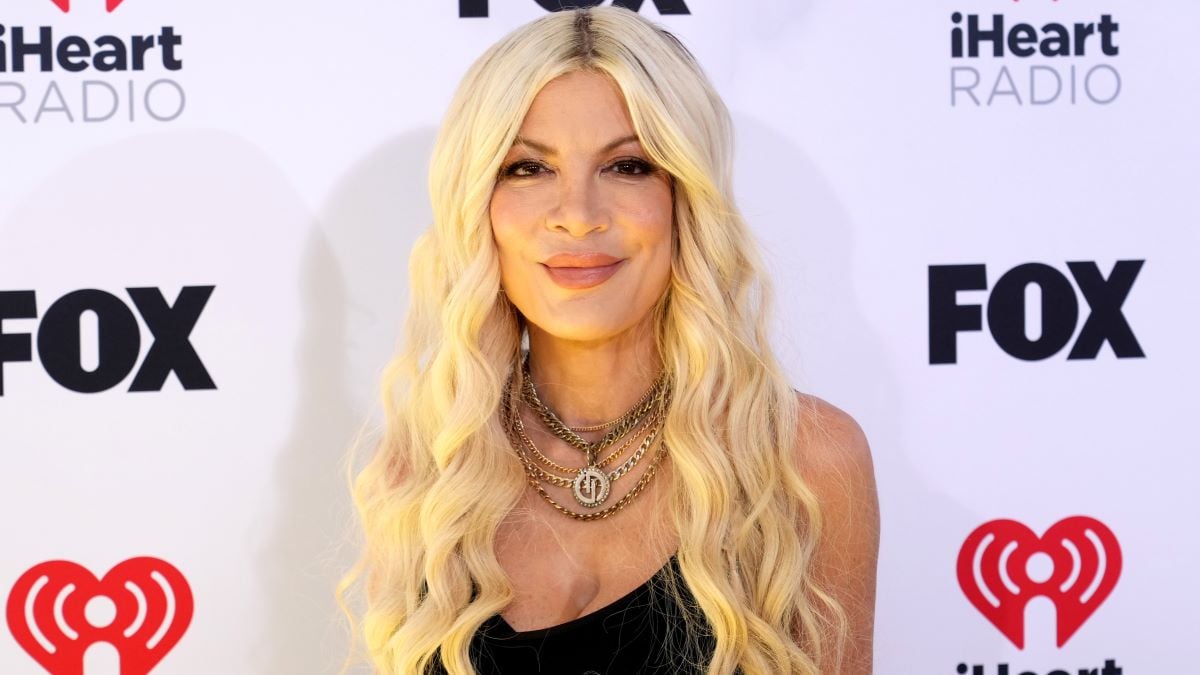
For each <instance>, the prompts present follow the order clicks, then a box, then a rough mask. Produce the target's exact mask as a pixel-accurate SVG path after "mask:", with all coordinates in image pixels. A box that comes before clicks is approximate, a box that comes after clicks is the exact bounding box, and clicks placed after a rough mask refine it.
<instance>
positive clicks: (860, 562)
mask: <svg viewBox="0 0 1200 675" xmlns="http://www.w3.org/2000/svg"><path fill="white" fill-rule="evenodd" d="M796 396H797V398H798V402H799V404H800V414H799V416H798V417H799V422H798V425H797V426H798V427H799V428H800V429H799V431H798V433H797V440H796V452H795V457H796V461H797V462H798V467H799V469H800V473H801V474H802V475H803V476H804V479H805V482H806V484H807V486H808V487H809V489H810V490H811V491H812V494H813V497H815V499H816V501H817V504H818V505H819V508H820V511H821V513H822V515H823V517H822V522H823V523H824V526H823V527H822V532H821V541H820V542H819V545H818V547H817V552H816V556H815V558H814V560H813V567H812V570H813V574H814V576H815V578H817V579H818V580H819V581H820V582H821V583H822V585H823V586H824V587H825V590H826V591H827V592H829V593H830V594H831V595H833V597H835V598H837V600H838V602H839V603H840V604H841V606H842V608H843V610H844V611H845V616H846V621H847V624H846V625H847V637H848V638H849V642H848V644H847V650H846V653H845V658H846V661H845V663H844V665H845V667H844V668H842V669H841V670H839V671H838V672H853V673H869V672H871V650H872V647H871V645H872V639H871V636H872V631H873V625H874V615H875V611H874V607H875V576H876V566H877V563H878V559H879V496H878V492H877V490H876V486H875V469H874V464H873V462H872V459H871V448H870V446H869V445H868V443H867V437H866V434H865V433H863V430H862V427H861V426H860V425H859V424H858V422H857V421H856V420H855V419H854V418H853V417H851V416H850V414H849V413H847V412H846V411H844V410H842V409H840V408H838V407H837V406H835V405H833V404H832V403H829V402H828V401H825V400H823V399H820V398H818V397H816V396H811V395H807V394H801V393H799V392H797V393H796ZM827 669H828V668H827V667H826V668H822V669H821V670H822V672H824V671H825V670H827Z"/></svg>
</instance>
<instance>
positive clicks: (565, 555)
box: [339, 7, 879, 675]
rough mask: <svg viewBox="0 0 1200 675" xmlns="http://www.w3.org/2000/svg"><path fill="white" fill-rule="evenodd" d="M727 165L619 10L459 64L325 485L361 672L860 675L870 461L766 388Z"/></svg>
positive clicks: (590, 15) (826, 423)
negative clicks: (339, 527) (354, 511)
mask: <svg viewBox="0 0 1200 675" xmlns="http://www.w3.org/2000/svg"><path fill="white" fill-rule="evenodd" d="M730 166H731V129H730V121H729V116H728V113H727V111H726V108H725V107H724V105H723V104H722V102H721V100H720V99H719V98H718V96H717V94H716V93H715V92H714V90H713V88H712V86H711V85H710V84H709V82H708V81H707V79H706V77H705V75H704V73H703V72H702V70H701V69H700V67H699V66H698V65H697V63H696V62H695V61H694V59H693V58H692V56H691V55H690V54H689V53H688V51H687V50H686V49H685V48H684V46H683V45H682V44H681V43H680V42H679V41H678V40H677V39H676V38H674V37H673V36H672V35H671V34H670V33H668V32H667V31H665V30H663V29H661V28H659V27H657V26H656V25H655V24H653V23H651V22H649V21H648V20H646V19H643V18H642V17H640V16H639V15H638V14H637V13H635V12H632V11H629V10H625V9H621V8H616V7H605V8H600V7H597V8H592V9H576V10H569V11H562V12H558V13H553V14H548V15H546V16H545V17H544V18H540V19H538V20H536V21H533V22H532V23H530V24H528V25H525V26H523V27H521V28H519V29H518V30H516V31H514V32H513V33H511V34H510V35H508V36H507V37H505V38H504V39H502V40H501V41H500V42H499V43H497V44H496V45H494V46H493V47H491V48H490V49H489V50H488V51H487V52H486V53H485V54H484V55H483V56H482V57H480V58H479V59H478V61H476V62H475V64H474V65H473V66H472V67H471V69H470V71H469V72H468V73H467V75H466V77H465V78H464V80H463V82H462V84H461V86H460V88H459V90H458V92H457V94H456V96H455V98H454V100H453V102H452V104H451V107H450V110H449V112H448V114H447V116H446V119H445V123H444V125H443V127H442V129H441V132H440V134H439V137H438V140H437V143H436V147H435V149H434V156H433V163H432V168H431V175H430V192H431V196H432V201H433V209H434V216H435V222H434V223H433V226H432V227H431V228H430V230H429V231H428V232H426V233H425V234H424V235H423V236H422V237H421V238H420V239H419V241H418V243H417V244H416V246H415V248H414V250H413V252H412V255H411V258H410V263H409V264H410V272H411V287H412V297H411V304H410V306H409V314H408V317H407V323H406V333H405V341H404V343H403V345H402V348H401V351H400V353H399V355H398V356H397V357H396V359H395V360H394V361H393V363H392V364H391V365H390V366H389V368H388V370H387V373H386V376H385V380H384V383H383V388H384V400H385V406H386V415H387V425H386V429H385V433H384V435H383V438H382V439H381V442H380V443H379V445H378V448H377V451H376V454H375V455H374V457H373V459H372V460H371V461H370V463H369V464H368V465H367V466H366V467H365V469H364V470H363V471H362V472H361V473H360V474H359V475H358V476H357V478H356V479H355V484H354V492H355V499H356V504H357V506H358V508H359V511H360V515H361V518H362V523H363V527H364V530H365V535H366V548H365V551H364V554H363V557H362V558H361V560H360V562H359V564H358V565H357V566H356V567H355V569H354V570H352V571H351V573H350V574H348V575H347V577H346V579H344V580H343V585H342V587H341V589H340V591H339V595H343V596H344V593H345V592H346V591H347V590H348V589H350V588H351V587H355V586H357V582H359V581H362V587H363V590H364V592H365V608H364V610H363V613H362V621H361V624H360V626H356V628H355V633H356V635H360V636H361V637H362V638H363V639H364V640H365V646H366V648H367V653H368V656H369V659H370V660H371V662H372V664H373V666H374V669H375V671H376V672H378V673H385V674H387V675H402V674H403V675H408V674H422V673H449V674H450V675H465V674H468V673H505V674H508V673H513V674H520V675H524V674H527V673H555V674H559V673H570V674H572V675H577V674H581V673H586V674H596V675H626V674H634V673H672V674H674V673H710V674H728V673H735V672H739V673H744V674H746V675H768V674H770V675H776V674H779V673H847V674H861V673H869V672H870V670H871V644H872V642H871V641H872V625H873V613H874V610H873V606H874V596H875V565H876V555H877V547H878V523H879V516H878V507H877V498H876V493H875V483H874V478H873V469H872V462H871V457H870V451H869V450H868V446H867V442H866V440H865V438H864V436H863V433H862V431H861V430H860V429H859V427H858V425H857V424H856V423H855V422H854V420H852V419H851V418H850V417H849V416H847V415H846V414H845V413H843V412H841V411H840V410H838V409H837V408H835V407H833V406H832V405H830V404H828V403H825V402H823V401H821V400H819V399H817V398H814V397H811V396H806V395H801V394H798V393H797V392H795V391H794V390H793V389H792V388H791V386H790V385H789V383H788V382H787V381H786V379H785V377H784V376H783V375H782V372H781V368H780V365H779V363H778V362H777V360H776V359H775V357H774V355H773V354H772V350H771V347H770V345H769V344H768V343H767V339H766V322H767V311H768V304H769V302H770V299H771V291H770V286H769V282H768V279H767V278H765V276H764V273H763V268H762V266H761V264H760V262H759V259H758V255H757V253H756V250H755V247H754V246H755V245H754V243H753V239H752V237H751V235H750V233H749V231H748V229H747V227H746V225H745V223H744V222H743V221H742V219H741V217H740V216H739V215H738V213H737V211H736V209H735V208H734V206H733V201H732V181H731V175H730ZM343 602H344V599H343ZM343 606H344V607H345V606H347V605H345V604H344V605H343ZM347 611H348V613H350V615H351V617H352V620H353V619H354V616H355V614H354V612H353V611H351V610H349V609H347Z"/></svg>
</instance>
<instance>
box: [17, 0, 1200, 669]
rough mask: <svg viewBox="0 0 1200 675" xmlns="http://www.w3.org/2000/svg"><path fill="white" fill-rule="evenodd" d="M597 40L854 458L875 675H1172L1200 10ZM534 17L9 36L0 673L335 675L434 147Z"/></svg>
mask: <svg viewBox="0 0 1200 675" xmlns="http://www.w3.org/2000/svg"><path fill="white" fill-rule="evenodd" d="M582 4H591V5H595V4H608V1H606V2H605V3H600V2H586V1H585V2H583V3H582ZM613 4H621V5H624V6H627V7H630V8H632V9H636V10H637V11H639V12H641V13H642V14H643V15H644V16H646V17H648V18H650V19H652V20H654V21H657V22H659V23H660V24H661V25H663V26H665V27H667V28H669V29H670V30H672V31H673V32H675V33H676V34H678V35H679V36H680V37H681V38H682V39H683V40H684V41H685V43H686V44H687V45H688V47H689V48H690V49H691V50H692V51H693V52H694V53H695V54H696V55H697V57H698V58H699V60H700V61H701V63H702V64H703V65H704V67H705V68H706V69H707V71H708V73H709V75H710V77H711V78H712V80H713V81H714V83H715V85H716V87H717V88H718V90H719V91H720V92H721V93H722V95H723V96H724V97H725V99H726V101H727V103H728V105H729V107H730V109H731V110H732V113H733V116H734V120H735V124H736V134H737V136H736V140H737V166H736V177H737V199H738V203H739V206H740V208H741V209H742V210H743V211H744V212H745V215H746V217H747V219H748V221H749V222H750V223H751V225H752V226H753V228H754V230H755V232H756V233H757V235H758V237H759V238H760V240H761V243H762V245H763V248H764V250H765V253H766V257H767V260H768V261H769V264H770V268H771V272H772V273H773V275H774V278H775V281H776V284H777V286H778V289H779V310H780V313H779V321H778V325H777V327H776V330H775V336H776V344H777V345H778V349H779V350H780V352H781V355H782V356H783V357H784V358H785V361H786V363H787V364H788V367H789V369H790V373H791V375H792V377H793V381H794V384H795V385H796V386H797V387H798V388H801V389H804V390H807V391H810V392H813V393H816V394H818V395H820V396H822V397H824V398H826V399H828V400H830V401H831V402H833V403H835V404H836V405H838V406H840V407H842V408H843V409H845V410H847V411H848V412H850V413H851V414H852V415H854V416H855V417H856V418H857V419H858V420H859V422H860V423H861V424H862V426H863V427H864V428H865V430H866V432H867V434H868V437H869V439H870V441H871V443H872V447H873V451H874V456H875V462H876V471H877V475H878V482H879V489H880V498H881V503H882V521H883V522H882V525H883V534H882V547H881V552H880V560H879V597H878V613H877V626H876V664H877V667H876V671H877V672H879V673H885V674H889V675H890V674H908V673H911V674H913V675H955V674H958V675H1074V674H1075V673H1079V674H1080V675H1084V674H1091V675H1120V674H1121V673H1125V674H1127V675H1162V674H1165V673H1190V672H1197V669H1198V668H1200V665H1198V663H1200V662H1198V661H1197V657H1196V655H1195V650H1194V649H1193V643H1194V641H1195V634H1196V630H1197V627H1198V624H1197V620H1196V608H1197V605H1198V603H1200V581H1198V579H1200V575H1197V574H1196V572H1195V570H1196V560H1197V557H1198V556H1200V544H1198V543H1197V538H1196V532H1197V529H1196V525H1195V520H1196V517H1197V516H1198V515H1200V497H1197V489H1196V485H1197V476H1198V475H1200V441H1197V438H1198V436H1197V433H1196V431H1195V430H1194V428H1193V425H1192V421H1193V420H1194V419H1195V413H1196V408H1197V406H1198V405H1200V395H1198V394H1197V393H1196V392H1197V388H1196V380H1197V378H1198V376H1200V356H1198V350H1197V348H1196V342H1195V339H1196V334H1197V329H1198V328H1200V320H1197V318H1196V309H1197V306H1198V303H1197V299H1196V298H1197V291H1200V283H1198V282H1197V276H1196V275H1197V271H1196V260H1197V256H1198V254H1200V234H1198V233H1200V199H1197V190H1198V188H1200V122H1198V121H1197V120H1200V77H1198V76H1197V72H1200V53H1198V51H1197V49H1196V47H1195V37H1196V30H1197V29H1196V27H1197V26H1198V25H1200V5H1196V4H1195V3H1192V2H1186V1H1184V0H1178V1H1175V2H1156V3H1140V2H1116V1H1108V2H1104V1H1102V2H1085V1H1084V0H1061V1H1054V0H1019V1H1014V0H970V1H967V0H936V1H934V2H927V3H916V4H912V3H890V2H873V3H847V2H835V1H834V0H750V1H738V2H734V1H732V0H645V1H642V0H616V2H614V3H613ZM559 5H560V3H557V2H554V1H552V0H490V1H489V0H459V1H457V2H455V1H452V0H420V1H418V0H404V1H396V0H392V1H385V0H359V1H357V2H346V1H343V2H318V1H317V0H301V1H299V2H297V1H295V0H253V1H246V2H238V3H216V2H185V1H184V0H5V2H4V3H3V7H0V459H2V464H0V538H2V539H0V592H2V595H0V597H3V599H4V601H5V615H4V618H5V625H6V628H7V630H5V631H2V632H0V672H3V673H5V674H14V675H33V674H35V673H46V672H49V673H54V674H56V675H100V674H107V673H111V674H116V673H118V672H119V673H121V674H122V675H144V674H146V673H154V674H155V675H159V674H161V675H168V674H183V675H192V674H195V675H210V674H214V673H220V674H221V675H241V674H246V675H250V674H255V675H257V674H272V675H275V674H278V675H310V674H313V675H315V674H323V673H332V672H335V671H336V669H337V667H338V666H339V665H340V663H341V660H342V658H343V656H344V654H345V650H346V644H347V641H346V636H345V633H344V629H343V626H342V623H341V621H342V619H341V616H340V613H339V612H338V610H337V608H336V605H335V603H334V599H333V586H334V583H335V581H336V580H337V578H338V577H339V576H340V574H341V573H342V572H343V571H344V570H345V569H346V568H347V567H348V566H349V565H350V564H351V563H352V561H353V560H354V557H355V554H356V551H355V550H353V549H352V547H350V546H348V545H347V544H346V543H345V542H346V541H352V540H347V539H346V538H345V536H344V533H345V532H346V531H347V530H348V528H350V527H351V526H353V524H354V523H353V513H352V509H351V506H350V499H349V495H348V493H347V491H346V488H345V481H344V474H343V472H342V468H341V462H342V458H343V453H344V450H345V448H346V446H347V443H348V442H349V441H350V439H351V438H352V436H353V435H354V433H355V431H356V429H357V428H358V427H359V425H360V423H361V422H362V421H363V420H364V419H368V418H370V417H371V416H372V415H373V414H374V413H373V412H372V411H373V408H374V402H375V391H376V381H377V377H378V374H379V371H380V368H381V367H382V365H383V364H384V362H385V361H386V360H387V358H388V356H389V354H390V353H391V351H392V348H393V345H394V342H395V339H396V337H397V335H398V330H399V326H400V321H401V318H402V313H403V309H404V307H405V303H406V296H407V293H408V288H407V275H406V266H407V256H408V251H409V248H410V246H411V244H412V242H413V241H414V239H415V237H416V236H417V235H418V233H419V232H421V231H422V230H423V228H425V227H426V225H427V223H428V222H429V220H430V209H429V205H428V199H427V193H426V168H427V162H428V159H429V152H430V149H431V146H432V143H433V138H434V134H435V132H436V129H437V125H438V124H439V122H440V119H441V116H442V114H443V113H444V111H445V108H446V106H447V104H448V102H449V98H450V95H451V93H452V91H453V89H454V87H455V86H456V85H457V83H458V80H459V78H460V77H461V76H462V74H463V73H464V72H465V70H466V69H467V67H468V65H469V64H470V63H471V62H472V61H473V60H474V59H475V58H476V57H477V56H478V55H479V54H480V53H481V52H482V51H483V49H485V47H486V46H488V45H489V44H491V43H493V42H494V41H495V40H497V39H498V38H500V37H501V36H502V35H504V34H505V33H507V32H508V31H510V30H511V29H512V28H514V27H515V26H517V25H520V24H522V23H524V22H526V21H529V20H531V19H533V18H536V17H537V16H540V15H541V14H543V13H544V12H546V11H553V10H554V9H555V8H557V7H559ZM118 664H119V665H118ZM361 672H366V671H365V670H364V671H361Z"/></svg>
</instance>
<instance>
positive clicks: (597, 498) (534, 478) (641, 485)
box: [501, 353, 670, 520]
mask: <svg viewBox="0 0 1200 675" xmlns="http://www.w3.org/2000/svg"><path fill="white" fill-rule="evenodd" d="M528 364H529V357H528V353H526V357H525V360H524V363H523V364H522V375H523V378H522V379H523V380H524V382H523V385H524V386H523V387H522V394H523V396H522V398H523V399H525V401H526V402H527V403H529V404H530V406H531V407H533V408H534V410H536V411H538V412H539V416H540V417H541V418H542V420H543V422H546V423H547V424H546V426H547V427H549V428H550V430H551V431H552V432H556V433H555V435H556V436H557V437H559V438H562V439H563V440H565V441H567V442H568V443H571V440H570V439H569V438H564V435H566V434H570V435H573V436H575V438H577V439H578V440H579V441H580V444H582V445H584V446H586V447H584V448H579V444H576V443H571V444H572V445H573V446H574V447H576V448H579V449H581V450H584V452H585V453H586V455H587V465H586V466H583V467H580V468H577V469H572V468H567V467H564V466H561V465H559V464H556V463H554V462H552V461H550V460H549V458H547V457H545V455H544V454H542V453H541V452H540V451H538V449H537V447H536V446H535V445H534V444H533V441H532V440H531V439H530V438H529V436H528V435H527V434H526V433H525V428H524V423H523V422H522V421H521V415H520V412H519V411H518V409H517V406H516V404H515V403H516V402H515V401H513V397H512V390H513V386H512V379H511V378H512V376H510V378H509V381H508V382H507V383H506V386H505V390H504V395H503V397H502V400H501V407H502V415H503V420H504V427H505V431H506V432H507V434H508V437H509V442H510V443H511V444H512V446H513V449H514V450H516V452H517V455H518V457H519V458H520V459H521V463H522V465H523V466H524V468H525V474H526V477H527V478H528V480H529V483H530V485H531V486H532V487H533V488H534V490H535V491H537V493H538V494H539V495H541V497H542V498H543V499H544V500H546V501H547V502H548V503H549V504H550V505H551V506H552V507H554V508H555V509H556V510H558V511H559V512H561V513H563V514H564V515H567V516H570V517H572V518H575V519H578V520H596V519H600V518H607V517H608V516H610V515H612V514H613V513H615V512H617V511H619V510H621V509H622V508H624V507H625V506H626V505H627V504H629V503H630V502H631V501H633V499H634V498H635V497H637V495H638V494H640V493H641V492H642V491H643V490H644V489H645V487H646V485H648V484H649V482H650V480H651V479H652V478H653V477H654V474H655V473H656V471H657V469H658V465H659V463H660V462H661V461H662V459H663V457H664V456H665V455H666V451H667V448H666V444H665V443H660V444H659V449H658V451H657V452H656V453H655V454H654V456H653V457H652V458H651V460H650V464H649V465H648V466H647V468H646V472H645V473H644V474H642V477H641V479H640V480H639V481H638V483H637V485H635V486H634V487H633V489H631V490H630V491H629V492H628V493H627V494H626V495H625V496H624V497H622V498H621V499H619V500H618V501H617V502H616V503H615V504H613V505H612V506H609V507H607V508H605V509H602V510H600V511H594V512H590V513H580V512H578V511H573V510H571V509H568V508H566V507H565V506H563V505H562V504H559V503H558V502H557V501H556V500H555V499H554V498H553V497H552V496H551V495H550V494H549V493H548V492H546V490H545V488H543V487H542V482H543V481H545V482H549V483H550V484H552V485H557V486H559V487H563V488H568V487H569V488H570V489H571V492H572V496H574V497H575V501H577V502H579V504H580V505H581V506H584V507H586V508H596V507H598V506H601V505H603V504H604V502H605V501H607V499H608V497H609V495H610V494H611V491H612V483H613V482H614V481H616V480H617V479H619V478H620V477H621V476H623V475H625V474H626V473H628V472H629V471H630V470H631V469H632V468H633V467H634V466H635V465H636V464H637V463H638V462H639V461H640V460H641V459H642V457H643V456H644V455H645V453H646V451H647V450H648V449H649V448H650V447H651V446H652V445H653V444H654V442H655V440H657V439H658V436H659V434H660V432H661V431H662V426H663V423H664V422H665V416H666V408H667V403H668V401H669V398H670V387H669V386H668V385H667V383H666V380H665V377H663V376H660V378H659V379H658V380H657V381H656V382H655V384H654V386H652V387H651V388H650V391H648V392H647V393H646V395H645V396H643V397H642V400H641V401H639V402H638V403H637V404H635V405H634V408H633V409H631V410H630V411H629V412H628V413H626V414H625V415H622V416H621V417H620V418H618V419H617V420H614V421H613V422H608V423H605V425H604V426H612V425H615V426H617V429H615V430H614V432H616V431H618V430H621V429H622V428H624V430H625V431H628V430H629V429H632V428H633V427H635V426H638V424H639V422H642V421H643V420H645V424H643V425H642V429H644V430H645V437H644V438H643V441H642V443H641V444H640V445H639V447H638V450H637V451H636V452H635V453H634V454H633V455H632V456H631V457H629V458H628V459H626V460H625V461H624V462H623V463H622V464H621V465H620V466H618V467H617V468H616V469H615V470H613V471H612V472H605V471H603V470H602V467H603V466H605V465H607V464H609V463H610V462H612V461H615V459H616V458H617V457H618V456H619V455H620V454H621V453H622V452H623V451H624V448H625V447H626V446H628V445H629V444H630V442H631V441H632V439H633V438H635V437H636V436H638V435H640V434H641V430H639V431H638V432H637V433H635V434H632V435H631V436H630V438H629V439H627V440H626V441H625V442H624V443H622V444H621V447H620V448H618V450H617V451H616V452H614V453H612V454H611V455H609V456H608V457H607V458H606V459H605V460H604V461H603V462H600V463H597V461H596V457H597V451H598V450H599V449H602V448H603V447H606V446H608V445H611V444H612V443H613V442H614V441H616V440H617V439H619V438H620V437H621V435H623V432H622V434H615V433H613V432H610V433H609V434H607V435H605V438H604V439H602V440H601V441H600V442H598V443H595V444H591V443H588V442H587V441H586V440H584V439H582V438H579V437H578V436H577V435H575V434H573V433H572V430H571V429H570V428H569V427H567V426H566V425H565V424H563V423H562V422H561V421H560V420H558V417H557V416H556V415H554V413H553V411H551V410H550V409H549V408H548V407H546V406H545V405H544V404H542V403H541V401H540V400H538V399H537V392H536V390H534V389H533V387H532V383H531V382H530V379H529V377H528V373H529V365H528ZM528 393H532V394H533V395H532V396H528ZM530 399H532V401H531V400H530ZM652 411H653V414H652V415H650V416H649V417H647V414H648V413H651V412H652ZM547 418H549V420H553V421H554V422H557V425H554V426H552V424H553V422H549V421H548V420H547ZM556 427H557V428H556ZM601 428H603V427H601ZM580 430H584V429H580ZM563 431H565V433H562V432H563ZM531 455H533V456H536V457H537V458H538V459H540V460H542V461H543V463H545V464H547V466H550V467H551V468H554V469H556V470H559V471H563V472H564V473H574V474H575V476H574V479H573V480H572V479H570V478H565V477H562V476H555V475H553V474H551V473H549V472H547V471H545V470H544V469H542V468H541V467H539V466H538V465H537V464H536V463H535V461H534V459H533V457H532V456H531Z"/></svg>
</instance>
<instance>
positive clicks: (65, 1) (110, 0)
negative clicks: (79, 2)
mask: <svg viewBox="0 0 1200 675" xmlns="http://www.w3.org/2000/svg"><path fill="white" fill-rule="evenodd" d="M50 2H53V3H54V4H55V5H56V6H57V7H58V8H59V9H61V10H62V11H64V12H69V11H71V0H50ZM122 2H125V0H106V1H105V5H104V6H105V8H106V9H107V10H108V11H110V12H111V11H113V10H114V9H116V8H117V7H120V6H121V3H122Z"/></svg>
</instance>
